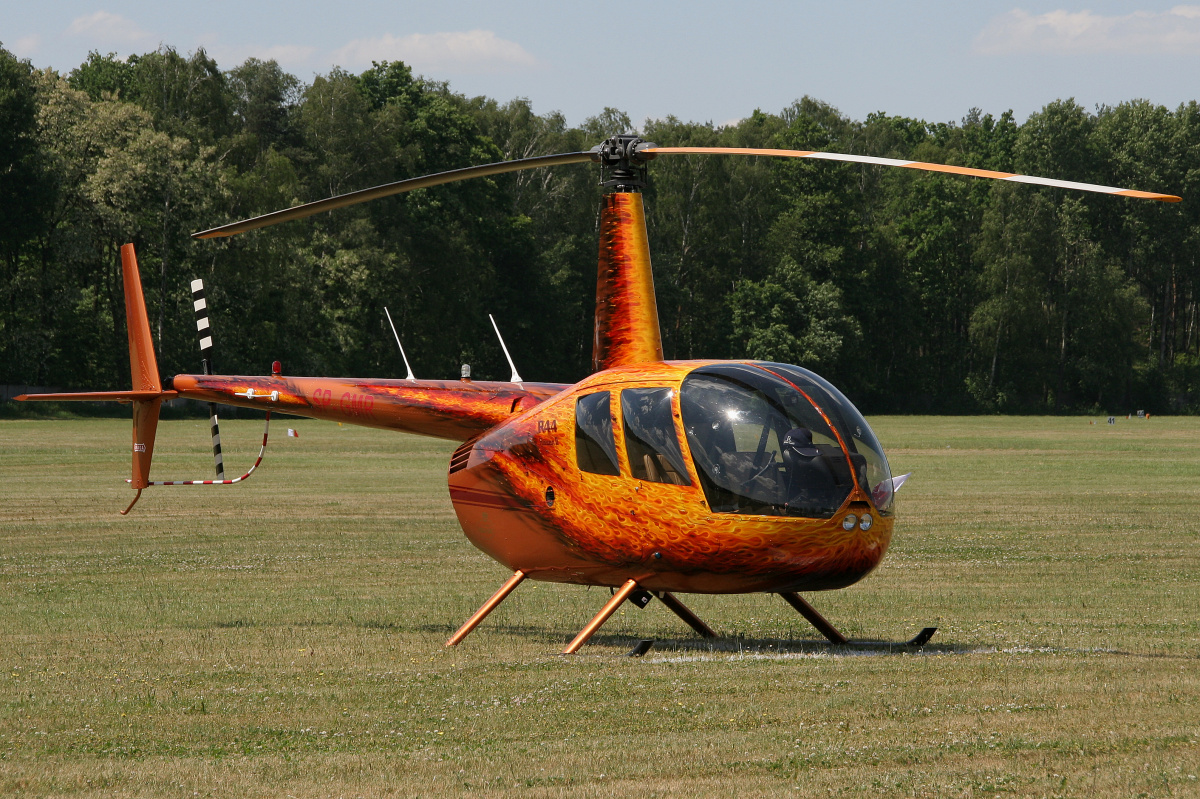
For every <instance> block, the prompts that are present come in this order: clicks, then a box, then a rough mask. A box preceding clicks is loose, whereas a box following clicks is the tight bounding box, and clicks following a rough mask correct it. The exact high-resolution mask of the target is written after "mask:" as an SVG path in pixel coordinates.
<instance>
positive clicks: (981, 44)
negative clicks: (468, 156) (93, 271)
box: [0, 0, 1200, 124]
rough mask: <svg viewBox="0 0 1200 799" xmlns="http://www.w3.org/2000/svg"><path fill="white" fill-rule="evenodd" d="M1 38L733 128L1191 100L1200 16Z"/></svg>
mask: <svg viewBox="0 0 1200 799" xmlns="http://www.w3.org/2000/svg"><path fill="white" fill-rule="evenodd" d="M0 43H3V46H4V47H6V48H7V49H9V50H11V51H13V52H15V53H16V54H17V55H19V56H21V57H23V58H28V59H29V60H30V61H32V62H33V64H34V65H35V66H39V67H45V66H49V67H53V68H55V69H58V70H59V71H63V72H66V71H69V70H70V69H71V68H73V67H74V66H76V65H78V64H79V63H80V62H81V61H83V60H84V59H85V58H86V57H87V53H88V51H89V50H99V51H100V52H110V51H112V52H116V53H118V54H120V55H127V54H129V53H135V52H136V53H140V52H146V51H149V50H153V49H155V48H156V47H158V46H159V45H160V44H164V45H171V46H174V47H175V48H177V49H178V50H180V51H183V52H190V51H192V50H194V49H196V48H197V47H204V48H205V49H206V50H208V52H209V53H210V54H211V55H213V56H214V57H215V58H216V59H217V61H218V63H220V65H221V66H222V67H223V68H226V69H228V68H231V67H233V66H236V65H237V64H238V63H241V61H243V60H244V59H246V58H247V57H250V56H256V57H258V58H264V59H266V58H275V59H276V60H278V61H279V62H280V63H281V64H282V65H283V66H284V67H285V68H286V69H288V70H289V71H291V72H293V73H294V74H296V75H297V76H298V77H300V78H301V79H303V80H305V81H311V79H312V77H313V75H315V74H319V73H324V72H328V70H329V69H330V68H331V67H332V66H333V65H334V64H337V65H340V66H342V67H344V68H346V69H348V70H351V71H361V70H362V69H364V68H366V67H367V66H369V65H370V62H371V61H372V60H383V59H389V60H395V59H401V60H404V61H406V62H408V63H410V64H411V65H412V66H413V67H414V69H415V70H416V71H417V72H419V73H421V74H424V75H426V76H428V77H431V78H435V79H438V80H448V81H450V84H451V86H452V88H454V89H455V90H456V91H459V92H463V93H465V94H471V95H475V94H485V95H488V96H490V97H493V98H495V99H497V100H501V101H504V100H509V99H512V98H514V97H527V98H529V99H530V101H531V102H532V103H533V107H534V110H535V111H537V112H538V113H545V112H548V111H553V110H558V111H561V112H563V113H564V114H565V115H566V117H567V121H568V122H569V123H571V124H578V123H579V122H581V121H582V120H583V119H584V118H585V117H587V116H590V115H593V114H595V113H598V112H599V111H600V110H601V109H602V108H604V107H605V106H613V107H616V108H619V109H621V110H623V111H626V112H627V113H629V114H630V116H631V117H633V119H634V120H635V122H640V121H641V120H643V119H646V118H647V117H654V118H661V117H665V116H667V115H674V116H677V117H680V118H682V119H685V120H693V121H701V122H704V121H712V122H717V123H721V122H728V121H733V120H736V119H738V118H740V117H743V116H746V115H748V114H749V113H750V112H752V111H753V110H754V109H756V108H761V109H763V110H766V111H779V110H780V109H782V108H783V107H785V106H786V105H788V104H789V103H790V102H791V101H792V100H794V99H796V98H798V97H800V96H802V95H805V94H808V95H812V96H814V97H817V98H819V99H822V100H825V101H826V102H829V103H831V104H833V105H835V106H837V107H838V108H840V109H841V110H842V111H843V112H844V113H846V114H848V115H849V116H851V117H854V118H857V119H861V118H863V117H865V116H866V115H867V114H868V113H870V112H872V111H884V112H887V113H889V114H898V115H904V116H913V117H922V118H925V119H927V120H930V121H957V120H959V119H961V118H962V117H963V116H964V115H965V114H966V113H967V111H968V110H969V109H970V108H971V107H972V106H978V107H980V108H982V109H983V110H984V111H985V112H991V113H994V114H999V113H1000V112H1002V111H1004V110H1006V109H1010V108H1011V109H1013V110H1014V111H1015V112H1016V114H1017V117H1018V119H1020V120H1023V119H1024V118H1025V117H1026V116H1028V114H1029V113H1031V112H1033V111H1036V110H1037V109H1038V108H1040V107H1042V106H1043V105H1044V104H1045V103H1047V102H1049V101H1051V100H1054V99H1057V98H1061V97H1075V98H1076V99H1077V100H1078V101H1079V102H1080V103H1082V104H1083V105H1084V106H1086V107H1088V108H1091V107H1093V106H1095V105H1097V104H1115V103H1118V102H1121V101H1122V100H1129V99H1133V98H1145V99H1149V100H1151V101H1153V102H1156V103H1162V104H1165V105H1167V106H1169V107H1174V106H1176V105H1177V104H1179V103H1180V102H1184V101H1187V100H1191V99H1200V86H1198V85H1197V82H1196V80H1195V77H1194V76H1196V75H1197V74H1200V70H1198V67H1200V5H1180V4H1179V3H1169V2H1164V3H1152V2H1143V3H1140V4H1139V3H1116V2H1089V3H1086V4H1080V3H1070V2H1057V3H1054V2H1050V3H1041V2H1025V3H1020V4H1014V3H1012V2H994V1H993V0H974V2H925V3H921V2H856V1H855V0H843V2H828V0H826V2H819V3H817V2H791V3H783V2H753V1H752V2H741V3H732V2H728V0H726V1H725V2H715V1H712V0H693V2H688V3H676V2H659V3H610V4H603V3H596V2H590V3H578V4H576V3H569V2H541V1H540V0H528V1H527V2H521V3H504V2H499V1H498V0H492V1H491V2H475V1H474V0H463V1H462V2H452V1H449V0H447V1H444V2H437V0H424V2H395V1H393V2H376V1H375V0H356V1H355V2H336V1H335V2H329V0H324V2H310V0H292V1H291V2H287V3H259V2H251V1H250V0H243V2H229V1H228V0H208V2H205V3H187V4H182V3H164V2H162V0H157V1H156V2H143V1H141V0H109V1H108V2H86V1H85V0H52V1H51V2H42V3H31V2H28V0H0Z"/></svg>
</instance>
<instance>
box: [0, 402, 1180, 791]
mask: <svg viewBox="0 0 1200 799" xmlns="http://www.w3.org/2000/svg"><path fill="white" fill-rule="evenodd" d="M872 422H873V424H874V425H875V426H876V430H877V432H878V433H879V435H880V437H881V439H882V440H883V442H884V445H885V446H886V447H887V448H888V452H889V456H890V459H891V462H892V465H893V468H894V470H895V471H896V472H897V473H903V472H907V471H912V472H913V478H912V480H911V481H910V482H909V483H908V484H907V485H906V486H905V487H904V489H903V491H902V492H901V496H900V503H899V514H898V522H897V527H896V534H895V537H894V539H893V543H892V547H891V551H890V552H889V553H888V557H887V558H886V559H885V561H884V564H883V565H882V566H881V567H880V568H879V569H878V571H876V572H875V573H874V574H872V575H871V576H869V577H868V578H867V579H865V580H864V581H862V582H861V583H859V584H858V585H856V586H853V587H851V588H849V589H847V590H843V591H837V592H830V593H819V594H811V595H809V596H808V599H809V600H810V601H811V602H813V604H814V605H816V606H817V607H818V608H819V609H820V610H821V611H822V612H823V613H824V614H825V615H826V616H827V617H828V618H829V619H830V620H831V621H833V622H834V623H835V624H836V625H838V626H840V627H841V628H842V629H843V630H844V631H845V632H847V633H848V634H850V635H851V636H853V637H856V638H863V639H868V638H869V639H886V640H891V641H901V640H905V639H907V638H909V637H911V636H912V635H914V634H915V633H916V632H917V631H918V630H919V629H920V628H921V627H924V626H926V625H936V626H938V627H939V628H940V629H939V631H938V633H937V635H936V637H935V638H934V639H933V642H932V643H931V644H930V645H929V646H927V647H926V648H925V649H924V650H923V651H921V652H918V653H913V652H907V651H903V650H900V649H895V648H888V647H885V646H878V647H873V648H866V649H861V650H849V651H848V650H844V649H838V648H833V647H828V646H826V645H824V644H822V643H820V642H819V641H818V640H817V638H818V636H817V635H816V633H815V632H814V631H813V630H812V629H811V628H809V627H808V626H807V624H806V623H805V622H804V621H803V620H802V619H801V618H800V617H799V616H798V615H796V614H795V613H794V611H792V610H791V608H789V607H788V606H787V605H786V604H784V603H783V601H782V600H780V599H779V598H778V597H775V596H770V595H753V596H738V597H704V596H684V597H683V599H684V600H685V601H687V602H688V604H689V605H691V606H692V607H693V609H694V610H696V611H697V613H698V614H699V615H700V616H701V617H702V618H704V619H705V620H707V621H708V622H709V623H710V624H711V625H712V626H713V627H714V628H715V629H717V630H718V631H719V632H720V633H721V634H722V635H723V636H724V637H723V639H722V640H720V641H719V642H717V643H716V644H710V643H709V642H705V641H702V640H700V639H698V638H696V637H695V636H693V635H692V634H691V632H690V630H688V629H687V628H686V627H685V626H684V625H683V624H682V623H681V622H679V621H678V620H677V619H676V618H675V617H674V616H673V615H671V614H670V613H669V612H668V611H667V610H666V609H665V608H664V607H662V606H661V605H660V604H659V603H657V602H652V603H651V604H650V605H649V606H648V607H647V608H646V609H645V610H637V609H636V608H634V607H633V606H631V605H627V606H626V609H625V610H624V611H622V612H620V613H619V615H617V616H614V618H613V619H612V620H610V622H609V623H608V624H607V625H606V626H605V627H604V628H603V629H602V630H601V633H600V634H599V635H597V636H596V638H595V639H593V642H592V643H591V644H589V645H588V646H586V647H585V648H584V649H583V650H582V652H581V654H580V655H578V656H575V657H562V656H559V655H558V654H557V653H558V651H559V650H560V649H561V648H562V646H563V645H564V644H565V643H566V642H567V641H568V640H569V639H570V638H571V637H572V636H573V635H574V634H575V633H576V632H577V631H578V630H579V628H580V627H582V626H583V625H584V624H585V623H586V622H587V620H588V619H589V618H590V617H591V616H592V615H593V614H594V613H595V612H596V611H597V610H598V609H599V607H600V606H601V604H603V602H604V600H605V599H606V598H607V596H608V592H607V591H606V590H603V589H598V588H593V589H590V590H589V589H586V588H581V587H569V586H559V585H551V584H546V583H532V582H527V583H526V584H524V585H522V586H521V587H520V588H519V589H518V590H517V591H516V593H515V594H514V595H513V596H512V597H511V598H510V599H509V600H508V601H507V602H506V603H505V604H503V605H502V606H501V607H500V608H499V609H498V610H497V611H496V612H495V613H494V614H493V615H492V616H491V617H490V618H489V619H488V620H487V621H485V622H484V623H483V624H482V625H481V626H480V627H479V628H478V629H477V630H476V631H475V632H474V633H473V634H472V635H471V636H470V637H469V638H467V640H466V641H465V642H464V643H463V644H462V645H461V646H459V647H458V648H456V649H452V650H446V649H444V648H443V646H442V644H443V642H444V641H445V639H446V638H447V636H448V635H449V634H450V633H451V632H452V631H453V630H454V629H456V628H457V626H458V625H459V624H460V623H461V622H462V621H463V620H465V619H466V618H467V616H469V615H470V613H471V612H473V611H474V610H475V608H476V607H477V606H478V605H479V604H480V603H482V602H483V600H484V599H486V598H487V597H488V596H489V595H490V594H491V593H492V591H494V590H495V588H496V587H498V586H499V584H500V583H501V582H502V581H503V580H504V579H505V578H506V577H507V576H508V574H507V572H506V571H505V569H504V568H503V567H501V566H499V565H498V564H496V563H494V562H492V561H491V560H489V559H488V558H487V557H486V556H484V555H483V554H481V553H480V552H478V551H476V550H475V549H474V548H473V547H472V546H471V545H470V544H469V543H468V542H467V541H466V540H465V538H463V536H462V534H461V533H460V532H459V530H458V526H457V524H456V521H455V518H454V513H453V510H452V508H451V506H450V501H449V497H448V493H447V490H446V484H445V472H446V464H447V461H448V459H449V455H450V452H451V451H452V449H453V444H451V443H448V442H440V441H435V440H430V439H421V438H416V437H409V436H402V435H396V434H389V433H386V432H379V431H373V430H365V429H359V428H351V427H340V426H338V425H336V424H329V423H319V422H311V421H283V422H279V421H277V422H276V423H275V426H274V429H273V435H272V444H271V446H270V448H269V449H268V453H267V458H266V460H265V462H264V465H263V467H262V468H261V469H260V471H259V472H258V473H257V474H256V475H255V476H254V477H253V478H251V479H250V481H249V482H247V483H245V484H243V485H241V486H234V487H210V488H190V487H181V488H158V489H150V490H149V491H147V492H146V493H145V495H144V496H143V498H142V501H141V503H140V504H139V505H138V506H137V507H136V508H135V510H134V511H133V513H132V514H131V515H130V516H128V517H122V516H120V515H118V511H119V510H120V509H122V508H123V507H124V506H125V504H126V503H127V502H128V501H129V499H130V497H131V496H132V492H130V491H129V490H128V489H127V488H126V487H125V486H124V483H123V482H122V481H123V478H125V477H126V476H128V471H127V470H128V463H129V455H128V448H129V435H130V434H129V425H128V423H127V422H117V421H105V420H87V421H3V422H0V452H3V454H4V456H5V457H4V458H3V461H2V464H0V661H2V663H0V666H2V667H3V671H2V672H0V793H4V794H13V795H18V796H23V795H30V796H34V795H37V796H41V795H71V796H99V795H103V796H180V797H193V796H197V795H199V796H250V797H256V796H263V797H267V796H272V797H273V796H285V795H290V796H295V797H317V796H367V797H373V796H439V795H446V794H466V793H471V794H479V795H499V794H504V793H510V792H511V793H518V792H519V793H521V794H523V795H529V796H568V795H569V796H632V795H640V796H715V795H767V796H770V795H813V796H828V795H855V796H857V795H879V796H895V795H899V796H982V795H988V796H993V795H996V794H1004V795H1028V796H1068V795H1069V796H1082V795H1105V796H1139V795H1145V796H1196V795H1200V782H1198V780H1197V778H1198V777H1200V745H1198V741H1200V690H1198V689H1200V613H1198V611H1197V601H1198V599H1200V522H1198V521H1197V509H1198V507H1200V501H1198V500H1200V419H1187V418H1154V419H1152V420H1150V421H1137V420H1133V421H1126V420H1125V419H1123V418H1122V419H1120V420H1119V422H1118V424H1117V425H1115V426H1111V427H1110V426H1108V425H1103V424H1100V425H1090V424H1088V420H1087V419H1081V418H1003V417H999V418H929V417H892V418H877V419H873V420H872ZM288 425H291V426H294V427H296V428H298V429H299V430H300V433H301V437H300V438H299V439H288V438H285V437H284V435H283V432H284V428H285V427H287V426H288ZM260 432H261V423H255V422H250V421H234V422H227V423H224V424H223V426H222V434H223V439H224V441H225V445H226V453H227V456H226V460H227V463H229V464H230V469H231V471H233V472H234V473H235V474H236V473H238V472H240V470H241V469H243V468H245V467H246V466H248V465H249V464H250V463H251V462H252V460H253V457H254V455H255V453H256V452H257V447H258V439H259V435H260ZM207 438H208V431H207V425H206V422H204V421H200V420H196V421H171V422H164V423H163V424H162V426H161V427H160V432H159V438H158V442H159V443H158V449H157V452H156V457H155V475H156V476H157V478H158V479H191V478H201V477H205V476H207V473H208V472H209V471H210V468H211V467H210V456H209V455H208V453H207ZM640 638H654V639H656V640H657V643H656V645H655V647H654V649H652V650H651V652H650V654H648V655H647V656H646V657H644V658H641V659H637V658H628V657H624V654H625V652H626V651H628V649H629V648H630V646H631V645H632V644H633V643H634V642H635V641H636V640H637V639H640Z"/></svg>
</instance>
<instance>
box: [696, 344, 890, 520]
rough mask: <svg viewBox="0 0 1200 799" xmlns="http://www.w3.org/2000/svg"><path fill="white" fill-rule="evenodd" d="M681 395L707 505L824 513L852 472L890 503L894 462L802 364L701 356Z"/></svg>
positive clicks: (829, 512) (854, 413) (839, 499)
mask: <svg viewBox="0 0 1200 799" xmlns="http://www.w3.org/2000/svg"><path fill="white" fill-rule="evenodd" d="M679 404H680V411H681V416H682V421H683V428H684V433H685V435H686V438H687V444H688V448H689V450H690V452H691V455H692V459H693V461H694V462H695V464H696V472H697V473H698V474H699V476H700V482H701V485H702V486H703V488H704V492H705V496H706V497H707V499H708V502H709V506H710V507H711V508H712V510H713V511H714V512H717V513H743V514H754V515H765V516H802V517H815V518H829V517H831V516H833V514H834V513H836V512H837V510H838V508H840V507H841V505H842V503H843V502H845V500H846V498H847V497H848V496H849V495H850V492H851V490H853V488H854V484H855V481H856V478H857V482H858V484H859V485H860V486H862V488H863V489H864V490H866V491H868V492H870V494H871V497H872V502H873V504H874V505H875V506H876V509H877V510H878V511H879V512H881V513H884V514H887V513H889V512H890V510H891V506H892V481H891V472H890V470H889V468H888V463H887V458H886V457H885V456H884V454H883V448H882V447H880V446H879V441H878V439H876V437H875V434H874V433H873V432H872V430H871V427H870V425H868V424H867V422H866V420H865V419H864V418H863V417H862V414H860V413H859V412H858V409H857V408H855V407H854V405H853V404H852V403H851V402H850V400H848V399H846V397H845V395H843V394H842V393H841V392H840V391H838V390H837V389H836V388H835V387H834V386H833V385H832V384H830V383H829V382H828V381H826V380H824V379H823V378H821V377H820V376H818V375H816V374H814V373H812V372H810V371H808V370H807V369H802V368H800V367H798V366H789V365H786V364H776V363H766V362H755V363H741V364H713V365H710V366H702V367H700V368H698V369H696V370H694V371H692V372H691V373H689V374H688V376H687V377H686V378H684V380H683V383H682V385H681V387H680V394H679Z"/></svg>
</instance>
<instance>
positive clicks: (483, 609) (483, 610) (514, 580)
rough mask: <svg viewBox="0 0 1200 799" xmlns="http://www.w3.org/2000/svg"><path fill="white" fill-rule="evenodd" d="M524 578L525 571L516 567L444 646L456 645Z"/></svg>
mask: <svg viewBox="0 0 1200 799" xmlns="http://www.w3.org/2000/svg"><path fill="white" fill-rule="evenodd" d="M524 579H525V572H523V571H521V570H520V569H517V570H516V571H515V572H513V576H512V577H509V578H508V580H507V581H505V583H504V585H502V586H500V590H499V591H497V592H496V593H494V594H492V598H491V599H489V600H488V601H487V602H484V603H483V605H482V606H480V608H479V610H477V611H475V614H474V615H473V616H471V618H469V619H467V621H466V623H465V624H463V626H462V627H459V628H458V632H456V633H455V634H454V635H452V636H450V640H449V641H447V642H446V646H456V645H457V644H458V642H459V641H461V640H462V639H464V638H466V637H467V636H468V635H469V634H470V633H471V630H474V629H475V627H476V626H477V625H478V624H479V622H481V621H483V620H484V619H486V618H487V615H488V614H489V613H491V612H492V611H493V610H495V609H496V606H497V605H499V604H500V603H501V602H503V601H504V599H505V597H507V596H508V595H509V594H511V593H512V592H513V589H514V588H516V587H517V586H518V585H520V584H521V581H522V580H524Z"/></svg>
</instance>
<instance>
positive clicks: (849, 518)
mask: <svg viewBox="0 0 1200 799" xmlns="http://www.w3.org/2000/svg"><path fill="white" fill-rule="evenodd" d="M856 524H858V517H857V516H855V515H854V514H853V513H847V514H846V518H844V519H842V529H843V530H853V529H854V525H856Z"/></svg>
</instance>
